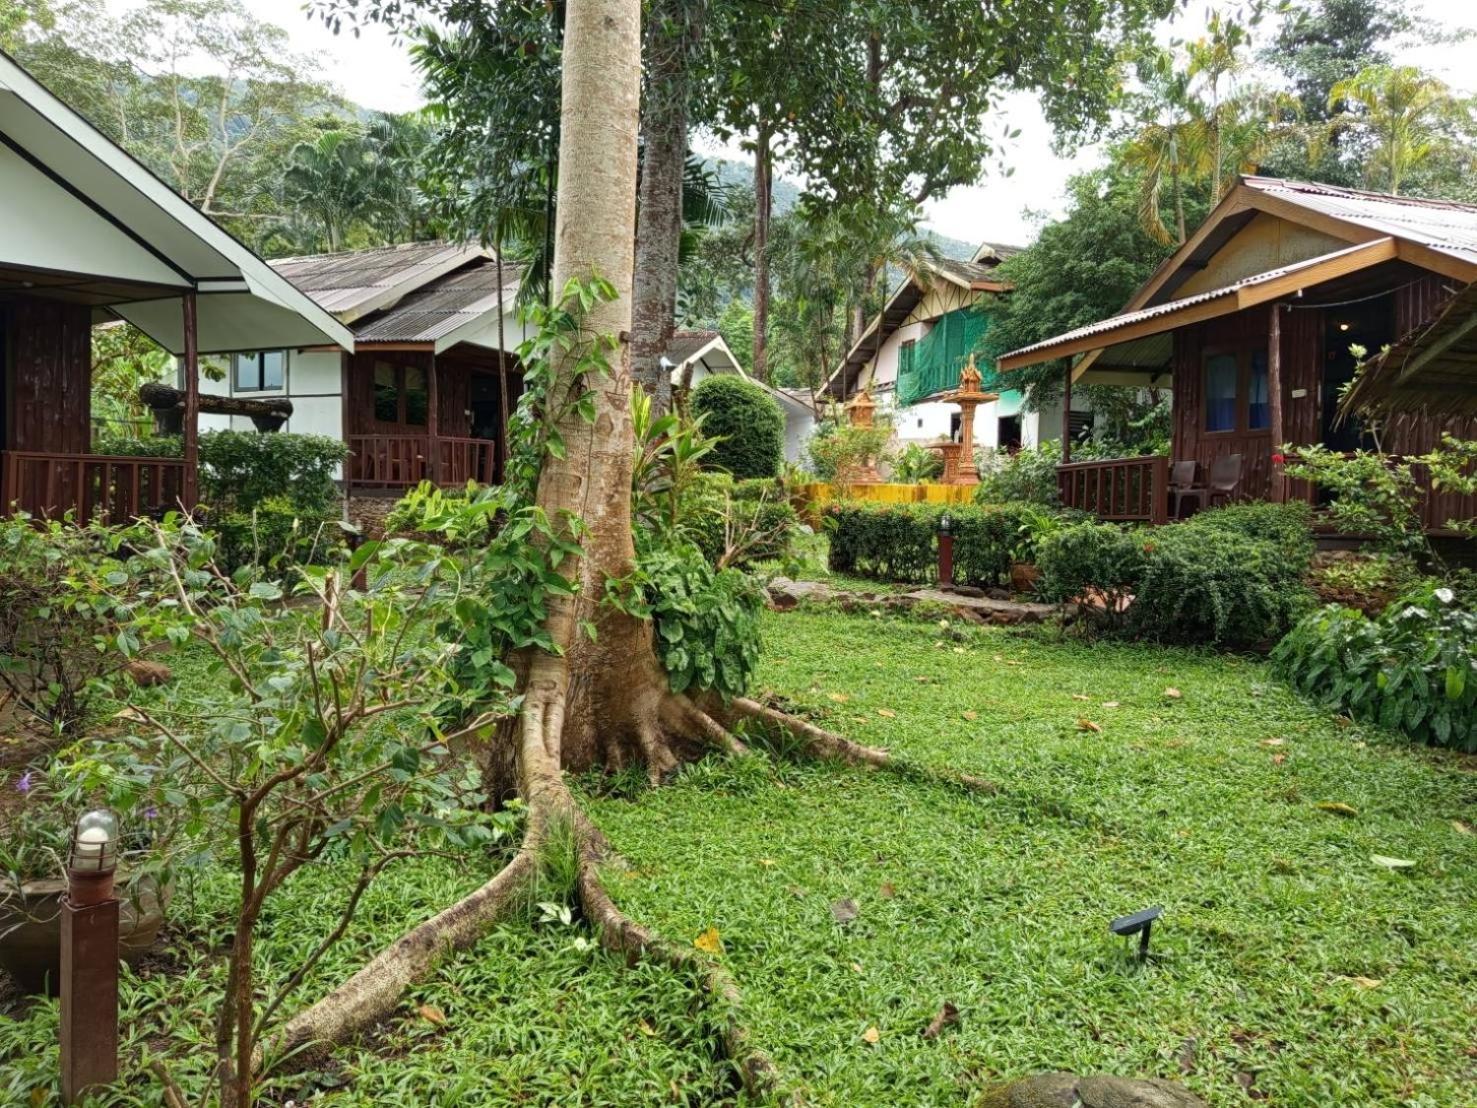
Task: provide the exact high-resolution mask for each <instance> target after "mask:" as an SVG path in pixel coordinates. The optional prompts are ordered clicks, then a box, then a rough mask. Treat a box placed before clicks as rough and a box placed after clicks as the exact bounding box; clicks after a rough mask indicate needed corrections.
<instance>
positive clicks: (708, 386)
mask: <svg viewBox="0 0 1477 1108" xmlns="http://www.w3.org/2000/svg"><path fill="white" fill-rule="evenodd" d="M691 405H692V414H693V416H694V417H701V418H702V420H703V434H704V435H713V436H716V437H717V438H718V440H719V441H718V445H717V446H716V447H714V449H713V452H712V453H711V454H709V455H708V461H709V464H710V465H711V466H712V467H713V468H717V469H725V470H727V471H728V472H729V473H731V474H732V475H733V477H734V479H735V480H743V479H745V478H750V477H777V476H778V475H779V471H780V466H781V465H782V464H783V463H784V460H785V417H784V415H783V414H782V413H781V412H780V406H779V404H777V403H776V402H775V400H774V398H773V397H771V396H770V395H769V393H767V392H765V391H764V389H763V388H762V387H761V386H760V385H756V384H755V383H754V382H753V381H746V380H744V379H743V378H742V377H738V376H735V375H733V374H728V373H724V374H714V375H713V376H711V377H704V378H703V379H702V380H701V381H699V382H698V385H697V388H695V389H693V390H692V400H691Z"/></svg>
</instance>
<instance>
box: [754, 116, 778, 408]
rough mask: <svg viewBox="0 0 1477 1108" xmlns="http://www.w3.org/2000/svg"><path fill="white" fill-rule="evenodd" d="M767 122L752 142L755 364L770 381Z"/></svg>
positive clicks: (770, 207) (756, 373)
mask: <svg viewBox="0 0 1477 1108" xmlns="http://www.w3.org/2000/svg"><path fill="white" fill-rule="evenodd" d="M769 144H770V133H769V125H768V124H764V123H762V124H760V125H759V135H758V137H757V138H756V139H755V141H754V365H753V368H752V372H753V375H754V377H755V379H756V380H759V381H765V382H767V381H768V380H769V217H770V215H771V213H772V211H773V207H774V177H773V165H772V164H771V155H770V149H769Z"/></svg>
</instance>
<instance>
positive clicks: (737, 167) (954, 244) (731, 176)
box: [706, 158, 979, 262]
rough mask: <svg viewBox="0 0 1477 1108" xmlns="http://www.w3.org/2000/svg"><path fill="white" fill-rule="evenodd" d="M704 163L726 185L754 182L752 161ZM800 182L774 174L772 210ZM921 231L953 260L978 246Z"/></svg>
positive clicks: (794, 196) (786, 204) (791, 200)
mask: <svg viewBox="0 0 1477 1108" xmlns="http://www.w3.org/2000/svg"><path fill="white" fill-rule="evenodd" d="M706 160H707V164H708V165H709V166H710V167H711V168H712V169H713V172H714V173H715V174H716V175H717V177H718V181H719V183H720V184H724V185H728V186H740V185H742V186H744V187H746V188H747V187H752V186H753V184H754V164H753V163H752V162H741V161H730V160H729V159H727V158H708V159H706ZM800 193H801V188H800V185H799V184H797V183H796V182H794V181H792V180H790V179H789V178H788V177H776V178H775V179H774V214H775V215H784V214H785V213H786V212H789V211H791V210H792V209H793V208H794V207H795V205H796V204H798V203H800ZM923 233H924V234H925V235H927V236H928V238H929V239H931V240H932V241H933V243H934V244H935V245H936V246H937V247H938V251H939V253H940V254H942V255H943V256H944V257H946V258H953V259H955V260H956V261H961V262H967V261H969V259H971V258H973V257H974V252H975V250H977V249H978V248H979V243H977V242H967V241H965V240H964V239H956V238H952V237H950V236H949V235H945V234H941V233H940V232H938V231H935V230H934V229H933V228H931V227H924V228H923Z"/></svg>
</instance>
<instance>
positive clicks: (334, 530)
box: [211, 496, 344, 569]
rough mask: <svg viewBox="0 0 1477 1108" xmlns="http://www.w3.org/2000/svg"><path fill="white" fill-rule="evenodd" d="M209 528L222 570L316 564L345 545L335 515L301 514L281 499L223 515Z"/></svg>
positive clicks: (318, 512) (279, 497) (332, 513)
mask: <svg viewBox="0 0 1477 1108" xmlns="http://www.w3.org/2000/svg"><path fill="white" fill-rule="evenodd" d="M211 526H212V528H213V529H214V531H215V532H216V534H217V536H218V537H219V539H220V543H219V546H218V553H219V557H220V560H221V566H222V567H223V568H226V569H237V568H239V567H241V566H245V565H259V566H270V565H311V564H315V563H321V562H322V561H323V560H324V559H325V558H328V557H331V556H333V554H334V552H336V551H338V550H339V549H340V548H341V547H342V546H343V541H344V530H343V528H342V526H341V524H340V521H339V517H338V513H336V512H321V511H303V510H302V509H300V508H299V507H298V506H297V505H296V504H294V503H293V502H292V501H291V500H290V499H289V498H287V497H285V496H269V497H267V498H266V499H265V500H262V501H260V502H259V503H258V504H257V505H256V506H255V507H254V508H252V509H251V510H250V511H232V512H222V513H220V514H219V515H217V516H216V517H215V518H214V519H213V520H212V524H211Z"/></svg>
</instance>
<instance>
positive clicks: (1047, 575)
mask: <svg viewBox="0 0 1477 1108" xmlns="http://www.w3.org/2000/svg"><path fill="white" fill-rule="evenodd" d="M1144 557H1145V550H1144V542H1143V540H1142V539H1141V538H1140V537H1139V535H1138V534H1137V533H1135V532H1134V531H1131V530H1128V529H1126V528H1123V527H1116V526H1114V525H1112V524H1109V523H1091V522H1083V523H1077V524H1073V525H1072V526H1070V527H1064V528H1062V529H1061V530H1059V531H1055V532H1053V533H1052V534H1049V535H1046V536H1044V537H1043V538H1042V539H1041V540H1040V541H1039V542H1038V544H1037V548H1036V568H1037V569H1039V570H1040V571H1041V579H1040V580H1039V581H1038V582H1037V585H1036V591H1037V593H1038V594H1039V595H1040V596H1041V597H1042V598H1043V599H1044V600H1047V601H1048V602H1050V603H1054V604H1067V603H1071V602H1072V601H1076V600H1081V601H1083V608H1082V610H1083V614H1084V619H1085V620H1087V621H1089V623H1090V624H1091V625H1093V626H1095V627H1097V628H1099V629H1102V630H1106V631H1111V632H1119V631H1122V630H1123V629H1124V627H1125V625H1126V623H1127V614H1126V613H1127V610H1128V605H1129V601H1130V600H1131V599H1132V598H1133V595H1134V593H1135V591H1136V590H1137V589H1138V582H1139V578H1140V577H1141V576H1142V574H1143V565H1144Z"/></svg>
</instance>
